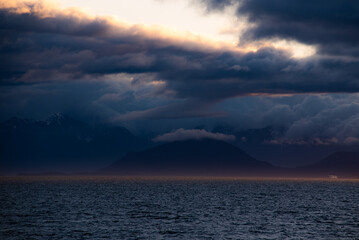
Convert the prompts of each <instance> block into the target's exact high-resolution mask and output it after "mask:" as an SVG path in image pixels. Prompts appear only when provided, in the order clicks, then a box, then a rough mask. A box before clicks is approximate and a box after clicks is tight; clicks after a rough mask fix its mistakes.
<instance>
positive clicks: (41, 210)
mask: <svg viewBox="0 0 359 240" xmlns="http://www.w3.org/2000/svg"><path fill="white" fill-rule="evenodd" d="M358 189H359V183H358V182H339V181H327V182H325V181H322V182H320V181H274V180H273V181H253V180H251V181H246V180H241V181H198V180H197V181H190V180H183V181H156V180H153V181H148V180H147V181H145V180H137V181H131V180H121V181H118V180H113V181H109V180H107V181H104V180H101V179H98V180H83V181H29V182H24V181H11V182H10V181H1V183H0V202H1V204H0V239H323V240H324V239H325V240H328V239H333V240H334V239H357V238H358V236H359V204H358V203H359V191H358Z"/></svg>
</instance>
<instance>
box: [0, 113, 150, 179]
mask: <svg viewBox="0 0 359 240" xmlns="http://www.w3.org/2000/svg"><path fill="white" fill-rule="evenodd" d="M146 144H147V143H146V141H145V140H143V139H140V138H138V137H136V136H134V135H133V134H132V133H131V132H130V131H128V130H127V129H126V128H123V127H119V126H110V125H105V124H96V125H91V124H87V123H84V122H82V121H78V120H76V119H73V118H71V117H69V116H66V115H63V114H55V115H52V116H50V117H49V118H48V119H47V120H45V121H38V120H32V119H20V118H12V119H9V120H8V121H5V122H3V123H0V169H1V171H2V172H22V171H27V170H35V171H62V170H65V169H67V170H72V169H71V168H72V167H73V168H74V169H76V170H88V169H96V168H99V167H103V166H106V165H108V164H109V163H111V162H113V161H114V160H115V159H117V158H118V156H123V155H124V154H126V153H127V152H129V151H138V150H142V149H143V148H144V147H145V146H146Z"/></svg>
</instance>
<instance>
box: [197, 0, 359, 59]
mask: <svg viewBox="0 0 359 240" xmlns="http://www.w3.org/2000/svg"><path fill="white" fill-rule="evenodd" d="M201 2H202V3H204V4H205V5H206V6H207V8H208V9H209V10H211V9H212V10H220V9H223V8H224V5H225V4H227V5H233V4H234V3H239V5H238V9H237V15H238V16H240V17H243V16H246V17H248V21H249V22H250V23H254V24H255V26H254V27H252V28H250V29H247V31H245V33H244V36H243V37H242V39H243V40H258V39H267V38H279V39H291V40H297V41H299V42H302V43H306V44H313V45H317V46H318V47H319V51H321V52H322V53H324V54H330V55H342V56H355V57H358V56H359V44H358V43H359V2H358V1H353V0H343V1H337V0H328V1H322V0H313V1H302V0H292V1H287V0H273V1H266V0H237V1H234V0H233V1H224V2H222V1H216V0H201Z"/></svg>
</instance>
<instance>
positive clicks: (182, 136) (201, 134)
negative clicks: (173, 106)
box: [153, 128, 236, 142]
mask: <svg viewBox="0 0 359 240" xmlns="http://www.w3.org/2000/svg"><path fill="white" fill-rule="evenodd" d="M206 138H207V139H215V140H221V141H234V140H235V139H236V137H235V136H234V135H227V134H222V133H211V132H207V131H206V130H204V129H183V128H180V129H177V130H176V131H174V132H170V133H166V134H163V135H160V136H157V137H155V138H154V139H153V141H154V142H175V141H184V140H192V139H194V140H200V139H206Z"/></svg>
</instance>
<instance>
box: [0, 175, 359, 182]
mask: <svg viewBox="0 0 359 240" xmlns="http://www.w3.org/2000/svg"><path fill="white" fill-rule="evenodd" d="M36 181H296V182H300V181H305V182H359V178H337V179H332V178H329V177H328V178H323V177H318V178H314V177H310V178H308V177H227V176H91V175H89V176H77V175H67V176H66V175H65V176H0V182H36Z"/></svg>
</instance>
